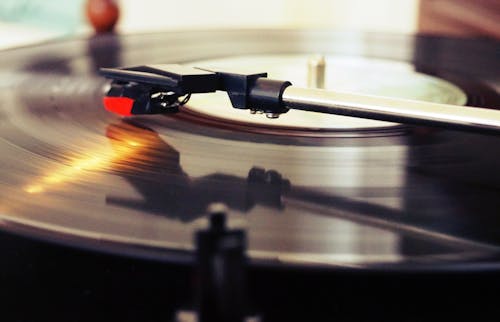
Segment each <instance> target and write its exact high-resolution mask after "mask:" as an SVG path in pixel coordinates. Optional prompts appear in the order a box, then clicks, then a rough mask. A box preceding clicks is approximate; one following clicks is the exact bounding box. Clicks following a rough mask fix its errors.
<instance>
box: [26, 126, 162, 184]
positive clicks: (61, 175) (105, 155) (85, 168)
mask: <svg viewBox="0 0 500 322" xmlns="http://www.w3.org/2000/svg"><path fill="white" fill-rule="evenodd" d="M156 135H157V134H156V133H154V132H152V131H149V130H146V129H141V128H138V127H135V126H133V125H131V124H127V123H124V122H122V123H120V124H110V125H109V126H108V127H107V131H106V136H107V137H108V138H109V139H110V142H111V144H112V148H110V147H109V145H107V144H106V145H105V146H102V147H100V148H97V149H95V148H94V149H93V150H89V151H87V152H86V153H81V155H79V156H76V157H70V158H69V160H70V161H69V163H68V164H64V165H61V166H60V167H59V168H57V169H54V170H53V171H51V172H49V173H47V174H46V175H45V176H43V177H41V178H39V179H38V180H34V182H33V183H32V184H29V185H27V186H25V187H24V188H23V190H24V191H25V192H27V193H30V194H37V193H42V192H45V191H47V190H48V189H50V188H52V189H56V188H57V187H58V186H59V185H62V184H64V183H68V182H74V181H76V180H78V179H79V178H80V177H81V176H83V175H86V174H88V173H89V171H102V170H105V169H109V168H110V166H111V165H114V164H115V163H116V162H118V161H121V160H127V159H129V158H131V157H132V156H134V155H138V154H139V153H140V152H141V151H143V150H144V148H146V147H148V146H151V145H152V144H153V143H154V142H155V141H154V140H151V139H152V138H153V137H154V136H156Z"/></svg>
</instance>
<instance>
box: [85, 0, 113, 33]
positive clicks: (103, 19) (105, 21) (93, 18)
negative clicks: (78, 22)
mask: <svg viewBox="0 0 500 322" xmlns="http://www.w3.org/2000/svg"><path fill="white" fill-rule="evenodd" d="M85 12H86V14H87V19H88V20H89V21H90V23H91V24H92V27H94V30H95V32H96V33H104V32H111V31H113V29H114V28H115V25H116V23H117V22H118V18H119V17H120V9H119V7H118V4H117V3H116V1H114V0H87V2H86V4H85Z"/></svg>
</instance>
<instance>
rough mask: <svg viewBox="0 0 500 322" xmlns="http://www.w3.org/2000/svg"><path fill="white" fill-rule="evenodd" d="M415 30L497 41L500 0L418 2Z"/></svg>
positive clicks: (431, 0) (498, 35)
mask: <svg viewBox="0 0 500 322" xmlns="http://www.w3.org/2000/svg"><path fill="white" fill-rule="evenodd" d="M418 31H419V32H420V33H423V34H436V35H450V36H465V37H481V36H486V37H492V38H496V39H500V0H420V13H419V21H418Z"/></svg>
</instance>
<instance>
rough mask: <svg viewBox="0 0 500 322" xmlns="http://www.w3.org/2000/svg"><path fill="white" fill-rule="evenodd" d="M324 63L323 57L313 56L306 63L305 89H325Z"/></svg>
mask: <svg viewBox="0 0 500 322" xmlns="http://www.w3.org/2000/svg"><path fill="white" fill-rule="evenodd" d="M325 67H326V61H325V56H323V55H314V56H312V57H311V58H309V61H308V62H307V87H311V88H325Z"/></svg>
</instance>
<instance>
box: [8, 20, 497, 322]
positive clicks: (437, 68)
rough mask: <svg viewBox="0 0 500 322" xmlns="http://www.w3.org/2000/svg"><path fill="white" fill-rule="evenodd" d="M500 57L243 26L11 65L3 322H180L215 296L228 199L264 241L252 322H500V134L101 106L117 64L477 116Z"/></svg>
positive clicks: (451, 42) (41, 55)
mask: <svg viewBox="0 0 500 322" xmlns="http://www.w3.org/2000/svg"><path fill="white" fill-rule="evenodd" d="M498 49H499V46H498V42H495V41H492V40H487V39H483V40H466V39H452V38H440V37H430V36H428V37H424V36H413V37H410V36H399V35H387V34H370V33H369V34H356V33H341V32H332V31H302V30H266V31H265V32H263V31H262V30H260V31H253V30H246V31H245V30H240V31H210V32H203V31H196V32H194V31H192V32H187V31H185V32H172V33H153V34H144V35H130V36H116V35H101V36H96V37H92V38H89V39H69V40H65V41H57V42H48V43H45V44H43V45H38V46H32V47H25V48H19V49H14V50H8V51H4V52H2V53H1V57H2V59H1V60H0V99H1V100H0V102H1V103H0V119H1V123H0V135H1V138H2V140H1V141H0V151H1V153H0V155H1V157H0V160H1V163H2V167H1V169H0V193H1V194H0V196H1V197H0V198H1V201H2V202H1V203H0V210H1V211H0V227H1V230H2V234H1V239H2V243H1V245H2V246H1V247H2V252H1V256H2V263H3V265H2V266H3V269H2V273H1V275H0V276H2V285H3V287H2V291H1V292H0V294H1V300H2V303H3V305H4V307H5V308H6V314H7V315H9V316H10V315H12V316H14V317H15V318H14V320H26V321H31V320H41V319H51V320H54V321H68V320H72V321H74V320H76V321H88V320H94V321H96V320H103V321H104V320H122V321H123V320H125V321H137V320H141V321H146V320H147V321H171V320H175V319H176V318H177V319H180V320H182V318H184V316H185V315H184V313H183V312H184V311H190V310H191V311H193V310H196V307H197V306H196V303H197V301H196V299H197V297H198V296H199V294H197V292H196V289H197V288H196V287H195V286H194V285H197V284H199V280H198V282H197V281H196V279H195V280H193V278H192V277H193V276H197V275H196V274H194V273H195V272H196V271H197V270H198V269H199V266H198V265H197V263H198V264H199V262H197V261H196V254H197V249H198V251H199V247H200V245H206V243H201V244H199V245H198V247H197V245H196V243H195V236H196V234H197V232H198V234H200V232H207V230H206V226H207V218H208V217H209V214H210V211H209V209H211V207H213V205H214V204H216V205H220V204H222V205H223V206H224V209H225V210H224V212H225V218H226V225H227V227H228V228H227V231H229V232H238V234H240V233H241V234H242V235H238V236H240V237H241V239H238V240H239V241H240V242H241V243H239V244H238V247H240V248H241V249H240V250H242V249H244V248H245V247H244V246H245V245H246V251H245V254H246V257H242V258H246V260H245V259H243V264H244V265H243V266H244V268H241V267H240V269H242V271H246V273H245V274H246V276H247V277H246V280H247V282H246V283H245V282H244V281H243V280H241V281H240V280H239V279H238V278H235V279H233V280H232V281H233V282H232V283H236V284H235V285H240V286H241V289H240V291H238V292H237V293H238V294H239V295H241V296H243V297H245V300H244V305H243V306H244V307H245V309H244V313H245V315H246V316H256V318H255V319H260V320H262V321H303V320H316V321H320V320H339V321H359V320H365V321H372V320H420V319H425V320H443V319H444V318H446V319H448V318H450V317H464V316H467V317H470V318H471V319H472V318H473V319H475V320H491V319H492V317H495V316H496V315H497V313H498V308H497V303H498V287H499V286H500V285H499V272H500V257H499V249H500V235H499V234H498V228H499V227H500V219H499V217H498V213H499V211H498V209H500V199H499V198H498V194H499V191H500V190H499V189H500V173H499V172H498V171H496V168H497V162H498V159H499V158H500V150H499V149H498V148H497V147H498V145H499V143H500V142H499V137H498V135H497V134H496V131H479V133H478V131H473V132H470V131H462V130H463V128H464V127H463V126H458V127H456V126H455V127H453V128H444V129H443V128H441V127H435V125H436V124H435V123H432V122H431V123H429V124H427V123H426V124H424V125H422V124H421V123H418V124H417V125H415V124H413V123H412V124H406V123H400V122H397V121H398V120H399V121H401V120H402V119H401V118H397V119H378V120H368V119H364V118H357V117H349V116H345V115H341V116H339V115H326V114H320V113H313V112H308V111H295V110H291V111H288V113H286V114H284V115H282V116H280V117H279V118H277V119H275V116H276V115H274V114H273V113H272V111H264V112H266V113H267V116H268V118H266V117H264V115H251V114H250V113H249V112H248V111H245V110H239V109H233V108H232V107H231V105H232V104H231V103H232V102H231V101H230V99H229V97H228V96H227V94H225V93H221V92H216V93H208V94H203V95H201V94H200V95H195V94H193V95H192V96H191V97H190V99H189V101H187V100H186V101H179V102H180V103H182V104H178V106H176V108H177V109H178V112H177V113H170V114H165V113H163V114H156V115H132V116H128V117H120V116H117V115H114V114H112V113H109V112H107V111H106V110H105V109H104V108H103V106H102V98H103V97H104V96H105V95H106V93H109V90H110V86H112V85H110V81H109V80H107V79H105V78H103V77H102V76H101V75H99V69H100V68H114V67H118V66H138V65H146V64H148V65H149V64H180V65H183V66H209V68H210V70H227V69H231V70H235V69H238V70H242V69H246V70H252V71H256V70H257V69H258V72H262V71H264V72H267V73H268V77H269V78H270V79H271V78H272V79H283V80H287V81H290V82H292V83H293V84H294V85H298V86H302V87H307V86H309V87H321V88H325V89H328V90H334V91H341V92H355V93H358V94H363V95H375V96H384V97H391V98H392V99H398V100H399V99H406V100H412V101H419V102H427V103H425V104H424V105H426V104H430V105H428V106H432V104H448V105H454V108H455V109H456V110H457V111H459V112H458V113H462V112H464V113H468V114H470V115H474V113H475V111H476V112H477V111H478V110H479V109H481V111H483V110H484V111H485V113H489V112H491V110H492V109H493V110H494V108H496V107H499V106H500V97H499V94H498V89H499V88H500V87H499V86H500V79H499V78H498V70H500V66H499V61H498ZM318 55H319V56H318ZM314 91H318V90H314ZM183 94H186V93H183ZM149 98H150V99H151V98H154V97H152V96H150V97H149ZM176 98H177V97H176ZM180 99H182V97H180ZM419 104H422V103H419ZM181 105H182V106H181ZM404 107H405V106H404V105H403V108H404ZM476 108H477V109H476ZM176 111H177V110H176ZM255 112H259V111H255ZM266 113H264V114H266ZM491 113H492V114H491V115H496V113H498V112H496V111H494V112H491ZM476 115H477V113H476ZM487 115H490V114H487ZM478 117H479V116H478ZM410 123H411V122H410ZM483 130H484V128H483ZM484 132H487V133H484ZM216 212H220V210H218V211H216ZM213 218H220V217H217V216H215V217H213ZM212 224H213V223H212ZM214 225H216V224H214ZM198 236H199V235H198ZM242 236H243V237H242ZM244 236H246V237H244ZM245 238H246V243H245ZM238 247H237V248H238ZM240 254H241V253H240ZM240 264H241V263H240ZM214 265H215V264H214ZM237 266H238V264H236V267H237ZM242 274H243V273H242ZM222 275H224V274H222ZM229 275H230V274H229ZM200 278H201V279H203V275H202V276H201V277H200V276H199V275H198V279H200ZM238 283H239V284H238ZM245 287H246V290H244V289H245ZM243 293H244V294H243ZM242 294H243V295H242ZM26 307H28V308H29V309H26Z"/></svg>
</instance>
